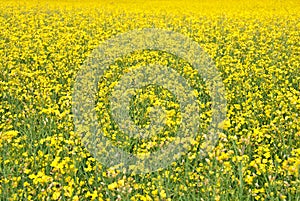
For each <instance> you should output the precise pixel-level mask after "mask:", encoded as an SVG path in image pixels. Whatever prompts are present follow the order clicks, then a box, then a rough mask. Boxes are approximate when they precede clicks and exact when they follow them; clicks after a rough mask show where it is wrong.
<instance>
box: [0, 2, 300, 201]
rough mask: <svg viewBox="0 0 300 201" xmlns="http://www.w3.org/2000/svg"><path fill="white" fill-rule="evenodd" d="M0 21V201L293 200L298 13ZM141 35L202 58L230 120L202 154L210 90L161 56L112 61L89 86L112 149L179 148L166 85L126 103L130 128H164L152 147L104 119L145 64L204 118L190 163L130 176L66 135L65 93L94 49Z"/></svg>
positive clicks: (70, 115) (112, 6) (135, 13)
mask: <svg viewBox="0 0 300 201" xmlns="http://www.w3.org/2000/svg"><path fill="white" fill-rule="evenodd" d="M0 13H1V14H0V103H1V104H0V153H1V154H0V200H74V201H77V200H132V201H134V200H145V201H146V200H149V201H150V200H216V201H217V200H299V199H300V190H299V189H300V188H299V186H300V175H299V172H300V141H299V139H300V112H299V111H300V15H299V13H300V4H299V2H298V1H296V0H289V1H276V0H272V1H259V2H255V3H254V2H251V1H240V0H224V1H214V0H213V1H209V0H203V1H199V2H194V1H180V0H175V1H148V2H144V1H139V0H137V1H119V2H114V1H107V0H104V1H96V0H91V1H89V2H80V1H75V0H73V1H72V0H63V1H54V0H53V1H51V0H49V1H43V0H40V1H34V0H32V1H28V2H22V1H1V2H0ZM144 28H156V29H160V30H168V31H172V32H176V33H180V34H182V35H183V36H186V37H188V38H190V39H192V41H194V42H195V43H197V44H199V45H200V46H201V48H203V50H204V51H205V52H206V53H207V54H208V55H209V57H210V58H211V60H212V62H213V63H214V65H215V67H216V69H217V71H218V72H219V73H220V75H221V79H222V83H223V84H224V88H225V91H226V96H225V97H224V98H225V99H226V119H225V120H224V121H222V122H221V123H220V125H218V126H219V127H220V128H221V132H219V133H218V138H217V139H215V141H214V144H213V146H211V147H210V148H206V149H204V150H205V152H204V153H203V152H202V151H201V150H203V147H205V142H206V139H207V138H205V136H206V135H208V132H207V129H208V127H209V125H210V123H211V121H212V118H213V117H212V116H213V114H212V113H213V112H212V111H211V108H212V105H213V104H212V97H211V94H210V91H209V87H208V86H207V82H208V80H206V79H204V78H203V77H201V75H199V74H197V72H196V71H195V70H194V68H193V65H192V64H191V63H189V62H187V61H185V60H184V59H183V58H180V57H178V56H177V55H174V54H170V53H168V52H165V51H159V50H149V49H144V50H137V51H134V52H131V53H130V54H128V55H125V56H123V57H121V58H117V59H115V61H114V62H113V63H111V64H110V65H109V66H108V67H107V70H106V71H105V72H104V73H103V76H102V77H101V78H99V80H98V82H97V89H98V90H97V93H96V97H97V100H96V103H95V112H96V114H97V117H98V120H99V121H98V124H99V125H101V128H102V129H103V136H104V137H105V138H106V139H107V140H108V141H109V142H110V143H111V145H113V146H116V147H118V148H120V149H122V150H124V151H125V152H127V153H131V154H133V155H136V156H137V157H138V158H145V157H147V155H149V153H152V152H155V151H157V150H160V149H162V148H163V147H166V146H168V145H169V144H172V143H173V142H176V140H177V133H176V131H177V130H178V129H179V128H180V124H181V123H182V121H181V119H182V118H184V115H183V113H182V111H181V110H180V106H181V105H180V101H179V100H180V97H178V96H177V97H176V95H174V94H173V93H171V92H170V90H168V89H167V88H165V87H161V86H157V85H147V86H144V87H140V88H139V89H136V90H135V92H134V95H133V96H132V98H131V99H130V100H128V102H129V108H128V110H129V112H128V116H129V117H130V120H131V121H132V122H134V124H135V125H138V126H139V128H142V129H144V128H149V126H150V125H151V124H152V123H155V122H156V121H153V118H151V117H153V116H151V115H153V114H156V115H157V114H159V115H160V116H159V117H161V118H162V119H163V120H164V124H165V126H164V127H162V128H160V129H159V130H158V131H153V132H152V133H150V134H149V136H146V137H143V138H139V137H135V136H130V135H128V133H126V132H124V130H122V125H119V124H118V122H117V121H116V120H114V118H113V116H112V115H111V109H112V106H111V105H110V104H109V98H110V97H111V96H112V95H113V94H114V93H115V92H113V91H114V89H115V88H114V87H115V86H116V85H118V82H121V77H122V76H123V75H126V73H127V74H128V73H130V72H133V70H134V69H139V68H140V67H141V66H145V65H148V64H149V65H150V67H151V66H152V69H151V70H150V71H153V69H156V71H158V69H157V67H155V66H154V65H159V66H166V67H168V68H170V69H172V70H173V71H176V72H178V75H180V76H181V77H182V78H184V79H186V80H188V83H189V85H190V87H191V88H193V91H192V94H193V97H195V98H196V99H197V105H199V108H200V109H199V111H197V112H198V114H199V117H200V118H199V132H197V133H196V134H195V138H194V139H193V140H191V142H190V145H191V146H189V147H187V148H186V152H184V153H181V155H180V157H177V158H176V160H174V161H172V162H170V164H168V165H167V166H166V167H162V168H159V169H157V170H156V171H150V172H146V173H142V174H139V173H137V172H135V171H131V172H129V171H127V170H126V169H122V168H115V167H114V166H107V165H105V164H104V163H102V162H100V161H99V160H97V157H94V155H93V154H92V153H91V152H90V149H89V146H88V145H86V144H85V143H84V138H82V135H81V134H82V133H79V132H77V130H76V128H75V124H76V119H75V120H74V108H73V107H74V105H73V101H74V100H73V99H74V96H73V92H74V86H76V84H75V80H76V78H77V76H78V73H79V72H80V70H81V69H82V68H83V66H84V64H85V62H86V61H87V59H88V58H89V56H90V54H91V53H92V52H93V50H95V49H96V48H97V47H98V46H99V44H101V43H103V42H105V41H107V40H109V39H110V38H113V37H115V36H118V35H119V34H123V33H127V32H129V31H132V30H143V29H144ZM166 40H168V38H166ZM173 71H172V72H173ZM145 72H146V71H145ZM137 76H139V77H140V76H142V75H138V74H137ZM165 79H166V78H165ZM169 79H170V81H172V79H173V78H172V77H169ZM170 85H172V82H171V84H170ZM116 96H117V95H116ZM118 96H119V97H120V96H122V95H118ZM118 96H117V97H118ZM116 107H120V106H118V105H116ZM151 108H152V109H151ZM153 108H154V109H153ZM155 108H156V109H157V108H159V111H163V112H162V113H160V112H159V111H157V110H156V109H155ZM188 109H189V110H187V111H188V112H191V114H192V112H193V111H194V108H193V107H191V108H188ZM157 121H158V120H157ZM103 153H105V150H104V152H103ZM107 160H110V159H109V158H107ZM160 160H164V158H160ZM115 165H116V164H115ZM132 166H134V164H133V165H132ZM135 168H139V166H138V165H137V167H132V169H135Z"/></svg>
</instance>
